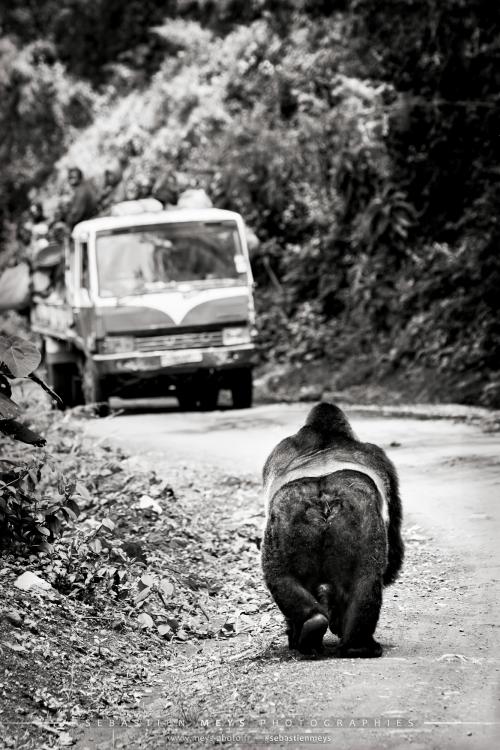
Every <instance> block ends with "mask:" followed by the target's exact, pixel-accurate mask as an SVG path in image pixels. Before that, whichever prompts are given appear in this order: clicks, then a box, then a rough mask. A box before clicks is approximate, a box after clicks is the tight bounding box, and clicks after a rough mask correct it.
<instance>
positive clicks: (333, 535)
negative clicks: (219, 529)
mask: <svg viewBox="0 0 500 750" xmlns="http://www.w3.org/2000/svg"><path fill="white" fill-rule="evenodd" d="M263 479H264V493H265V496H266V504H267V519H266V528H265V532H264V539H263V544H262V568H263V572H264V580H265V582H266V585H267V587H268V589H269V591H270V592H271V595H272V597H273V599H274V601H275V602H276V604H277V605H278V607H279V609H280V610H281V612H282V613H283V615H284V616H285V619H286V623H287V634H288V642H289V647H290V648H291V649H298V650H299V651H300V652H301V653H303V654H312V653H321V651H322V644H323V636H324V634H325V633H326V630H327V628H328V627H329V628H330V630H331V632H332V633H333V634H334V635H337V636H338V637H339V639H340V641H339V643H338V647H337V653H338V655H339V656H343V657H350V658H352V657H376V656H381V654H382V646H381V645H380V644H379V643H377V641H375V640H374V638H373V634H374V632H375V628H376V627H377V621H378V618H379V614H380V608H381V605H382V589H383V587H384V586H388V585H389V584H391V583H393V582H394V581H395V579H396V577H397V575H398V572H399V570H400V568H401V565H402V562H403V557H404V545H403V541H402V539H401V520H402V509H401V499H400V497H399V486H398V477H397V474H396V469H395V467H394V466H393V464H392V463H391V461H390V460H389V459H388V457H387V456H386V454H385V452H384V451H383V450H382V448H379V447H378V446H377V445H372V444H370V443H361V442H359V441H358V440H357V438H356V436H355V435H354V433H353V431H352V429H351V426H350V424H349V422H348V420H347V417H346V416H345V414H344V413H343V411H342V410H341V409H339V408H338V407H337V406H335V405H334V404H329V403H320V404H317V405H316V406H315V407H314V408H313V409H312V410H311V411H310V413H309V415H308V417H307V420H306V423H305V425H304V427H302V428H301V429H300V430H299V431H298V432H297V433H296V434H295V435H292V436H291V437H288V438H285V440H282V441H281V442H280V443H279V444H278V445H277V446H276V447H275V448H274V450H273V451H272V452H271V454H270V456H269V458H268V459H267V461H266V463H265V466H264V472H263Z"/></svg>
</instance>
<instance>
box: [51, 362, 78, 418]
mask: <svg viewBox="0 0 500 750" xmlns="http://www.w3.org/2000/svg"><path fill="white" fill-rule="evenodd" d="M47 380H48V381H49V384H50V385H51V386H52V388H53V389H54V391H55V392H56V393H57V395H58V396H59V397H60V398H61V399H62V401H63V405H62V406H58V408H60V409H71V408H72V407H73V406H79V405H80V404H81V403H82V398H81V392H80V378H79V375H78V368H77V366H76V364H75V363H74V362H59V363H55V364H50V365H47Z"/></svg>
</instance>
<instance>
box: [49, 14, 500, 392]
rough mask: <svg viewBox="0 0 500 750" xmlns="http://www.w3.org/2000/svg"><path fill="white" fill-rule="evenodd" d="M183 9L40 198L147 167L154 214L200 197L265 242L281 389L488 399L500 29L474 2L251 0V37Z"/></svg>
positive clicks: (269, 362)
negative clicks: (273, 0)
mask: <svg viewBox="0 0 500 750" xmlns="http://www.w3.org/2000/svg"><path fill="white" fill-rule="evenodd" d="M424 4H425V3H424ZM185 5H186V7H187V6H188V5H189V8H188V11H189V12H188V11H186V13H185V14H184V16H183V17H178V16H179V14H178V13H177V17H176V18H168V19H167V20H165V22H164V23H163V25H161V26H157V27H155V29H154V33H151V36H150V42H149V44H150V45H152V47H154V49H157V48H158V45H159V44H160V47H161V49H162V50H164V52H163V62H161V64H159V65H157V66H156V72H154V73H152V74H151V75H148V76H145V77H144V76H143V77H142V78H141V77H139V78H138V77H137V76H135V78H134V76H132V77H130V75H129V73H127V69H126V68H125V67H124V66H123V64H117V65H115V67H114V69H113V73H112V76H111V78H110V79H109V81H108V88H105V89H103V88H101V89H100V95H99V97H97V96H96V100H95V102H94V110H93V111H94V116H93V120H92V123H91V124H90V125H89V126H87V127H85V128H84V129H83V130H82V129H80V131H79V133H78V135H77V136H76V137H74V136H73V135H72V136H71V138H70V139H69V140H70V145H69V148H68V149H67V150H66V152H65V153H64V155H63V156H62V157H61V158H60V159H59V161H58V163H57V165H56V167H55V170H54V172H53V174H52V175H51V177H50V179H49V181H48V183H47V184H46V186H45V188H44V189H43V195H44V197H45V200H46V201H48V203H49V204H50V199H51V196H53V195H54V194H55V193H57V191H58V190H59V187H60V183H61V181H62V180H63V179H64V174H65V170H66V168H67V167H68V166H69V165H72V164H75V163H76V164H78V165H79V166H80V167H81V168H82V169H83V170H84V172H85V173H86V174H87V176H88V177H90V178H92V179H93V180H94V181H95V182H96V184H97V185H99V184H100V183H101V181H102V177H103V174H104V170H105V169H106V168H107V167H109V166H110V165H112V166H113V168H114V169H115V170H116V171H117V173H118V172H119V173H120V174H121V177H122V181H123V183H126V182H127V180H128V179H129V178H134V177H137V176H138V175H140V174H146V175H147V176H148V177H150V178H151V180H152V181H153V183H154V185H155V194H156V195H157V197H159V198H160V199H161V200H163V201H165V202H171V201H173V200H175V196H176V193H178V191H179V190H181V189H183V188H185V187H187V186H190V185H194V184H196V185H200V186H203V187H204V188H205V189H206V190H207V192H208V193H209V194H210V195H211V197H212V199H213V201H214V203H215V204H216V205H219V206H221V207H227V208H232V209H235V210H238V211H241V213H242V214H243V215H244V217H245V219H246V220H247V222H248V223H249V224H250V226H252V227H253V228H254V229H255V231H256V232H257V234H258V236H259V238H260V240H261V246H260V248H259V250H258V251H256V253H255V256H254V258H253V265H254V271H255V275H256V279H257V282H258V288H257V309H258V313H259V327H260V330H261V352H262V360H263V363H266V364H265V366H266V368H267V369H271V370H273V371H276V365H278V366H279V372H280V373H282V375H280V376H277V377H276V378H275V380H274V383H275V386H276V387H278V386H279V385H280V384H281V385H283V387H285V388H286V387H288V386H290V384H292V385H297V386H300V385H302V384H307V383H310V382H311V381H313V382H315V381H317V382H320V383H321V384H322V385H327V386H328V388H329V389H330V390H339V389H340V390H344V389H346V388H350V387H352V386H358V385H371V386H380V387H381V388H383V389H385V393H386V394H391V397H392V398H393V399H394V400H398V399H402V398H408V397H409V398H413V399H422V400H442V401H462V402H465V403H480V404H483V405H487V406H498V405H499V404H500V361H499V356H498V345H497V341H498V335H499V333H500V330H499V328H500V326H499V323H498V317H497V302H496V297H497V289H498V282H499V281H500V261H499V260H498V254H497V252H496V248H497V246H498V239H499V237H498V235H499V229H498V222H497V221H496V216H495V208H494V207H495V203H496V201H497V200H498V197H499V196H498V180H497V177H496V176H495V175H496V172H495V171H494V168H493V167H494V164H495V163H496V164H498V159H497V157H498V153H497V151H498V146H495V145H494V143H495V141H494V133H495V132H497V130H496V129H495V128H496V126H497V124H498V112H497V109H498V108H497V109H495V108H494V107H485V106H483V105H484V103H485V102H486V101H491V103H492V104H495V102H497V101H498V91H497V89H498V87H497V88H495V87H496V80H497V79H496V77H495V76H494V75H493V74H492V63H491V61H492V60H493V59H494V51H495V49H496V48H497V46H498V44H499V43H500V41H499V40H500V33H499V28H498V22H497V21H495V18H494V17H490V15H489V14H488V10H487V9H486V8H485V7H484V6H485V4H481V3H479V2H478V3H468V4H464V3H462V2H461V0H446V5H447V13H443V14H438V13H437V11H436V13H435V14H434V15H433V14H432V13H429V12H428V5H427V4H425V6H426V14H424V15H422V13H421V12H420V11H421V10H422V7H421V6H422V0H411V2H403V0H397V1H396V2H393V3H391V4H390V6H391V7H390V8H385V6H384V7H383V8H382V7H381V6H380V4H377V3H375V0H356V2H351V3H348V2H339V3H334V4H328V3H326V4H325V3H320V2H295V3H292V2H290V3H287V2H284V3H279V4H274V6H273V4H269V3H265V2H264V3H260V4H259V3H257V2H255V3H251V4H250V5H251V7H252V9H253V11H252V13H251V14H250V15H248V14H247V21H248V23H247V24H246V25H245V26H243V25H239V24H238V23H237V14H233V16H231V14H230V13H229V15H227V14H226V16H224V19H225V20H224V23H222V21H221V20H220V19H221V17H222V16H220V15H219V16H218V15H217V14H215V18H216V20H217V19H218V21H219V27H217V23H215V24H214V15H213V14H212V15H210V14H209V13H208V11H207V4H206V3H191V4H185ZM222 5H224V6H225V7H226V6H227V7H229V6H231V8H232V6H233V5H235V6H236V5H237V3H232V4H231V3H225V4H220V5H217V4H215V6H214V7H216V8H220V7H222ZM278 6H279V8H278ZM282 6H283V7H282ZM327 6H328V7H327ZM249 7H250V6H249ZM332 7H333V10H332ZM214 13H215V11H214ZM186 14H187V15H186ZM172 15H175V14H174V13H172ZM389 16H390V21H391V23H390V24H389V25H388V19H389ZM152 39H154V44H153V42H152V41H151V40H152ZM403 41H404V44H403ZM146 46H147V44H146ZM129 72H130V71H129ZM127 76H128V77H127ZM471 82H474V87H475V88H473V86H472V83H471ZM488 97H490V98H489V99H488ZM495 159H497V161H495ZM305 365H307V366H305ZM378 392H379V391H376V393H378Z"/></svg>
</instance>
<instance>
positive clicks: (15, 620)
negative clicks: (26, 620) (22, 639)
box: [0, 609, 23, 628]
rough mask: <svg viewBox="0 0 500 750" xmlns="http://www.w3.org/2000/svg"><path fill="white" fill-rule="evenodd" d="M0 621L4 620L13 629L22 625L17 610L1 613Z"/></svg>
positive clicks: (21, 619) (20, 616)
mask: <svg viewBox="0 0 500 750" xmlns="http://www.w3.org/2000/svg"><path fill="white" fill-rule="evenodd" d="M0 619H2V620H6V621H7V622H9V623H10V624H11V625H13V626H14V627H15V628H20V627H22V624H23V618H22V615H21V614H20V613H19V612H18V611H17V609H11V610H9V611H8V612H2V613H1V615H0Z"/></svg>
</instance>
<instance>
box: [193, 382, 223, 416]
mask: <svg viewBox="0 0 500 750" xmlns="http://www.w3.org/2000/svg"><path fill="white" fill-rule="evenodd" d="M199 387H200V397H199V399H198V402H199V404H200V409H201V411H214V410H215V409H217V402H218V400H219V385H218V383H216V382H215V381H212V380H211V379H209V380H206V381H205V382H202V383H200V386H199Z"/></svg>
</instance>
